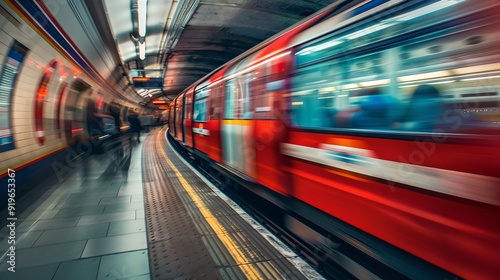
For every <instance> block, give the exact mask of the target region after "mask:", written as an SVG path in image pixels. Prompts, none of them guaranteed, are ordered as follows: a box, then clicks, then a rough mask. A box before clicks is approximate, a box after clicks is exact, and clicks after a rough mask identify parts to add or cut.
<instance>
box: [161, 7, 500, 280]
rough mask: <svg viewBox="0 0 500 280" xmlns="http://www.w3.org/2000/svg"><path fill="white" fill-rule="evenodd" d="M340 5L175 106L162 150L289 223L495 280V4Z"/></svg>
mask: <svg viewBox="0 0 500 280" xmlns="http://www.w3.org/2000/svg"><path fill="white" fill-rule="evenodd" d="M341 2H342V3H340V4H338V5H336V6H334V7H331V8H329V9H327V10H324V11H323V12H322V13H319V14H317V15H315V16H314V17H311V18H309V19H307V20H306V21H303V22H301V23H300V24H299V25H296V26H295V27H294V28H291V29H289V30H288V31H286V32H283V33H282V34H281V36H279V37H276V38H274V39H271V40H268V41H267V42H264V43H263V44H261V45H259V46H257V47H255V48H253V49H252V50H250V51H248V52H246V53H244V54H242V55H241V56H239V57H238V58H236V59H234V60H232V61H230V62H229V63H228V64H226V65H224V66H222V67H221V68H219V69H217V70H215V71H214V72H212V73H211V74H209V75H208V76H207V77H205V78H203V79H202V80H200V81H199V82H197V83H195V84H194V85H192V86H191V87H189V88H188V89H186V90H185V91H184V92H182V93H181V94H180V95H178V96H177V97H176V98H175V100H174V101H173V102H172V103H171V104H170V108H171V110H170V118H169V119H170V129H169V133H170V135H171V136H172V137H174V138H175V139H176V140H177V141H179V142H181V143H182V144H183V145H184V146H185V147H186V148H187V149H189V150H190V151H191V152H192V153H193V154H195V155H197V156H198V157H199V158H201V159H204V160H206V161H207V162H208V163H210V164H212V165H217V166H219V167H222V168H224V169H226V170H230V171H232V172H233V173H234V174H238V175H239V176H240V177H243V178H246V179H248V180H250V181H253V182H257V183H258V184H260V185H261V186H264V187H265V188H267V189H269V190H271V191H272V192H273V193H275V194H279V195H281V196H283V197H289V198H292V201H295V202H296V203H293V204H290V205H288V206H287V207H288V208H289V209H288V210H289V211H291V212H293V213H295V214H296V215H302V216H304V217H305V218H307V219H313V216H307V215H308V214H307V213H306V212H305V211H304V212H303V211H301V210H299V209H302V208H301V207H303V206H304V205H305V206H306V207H309V208H311V209H315V210H317V211H320V212H321V213H323V214H327V215H329V216H330V217H334V218H335V219H338V220H339V221H342V222H343V223H345V224H348V225H349V226H351V227H353V228H355V229H356V230H358V231H359V232H362V233H363V234H368V235H369V236H372V237H375V238H376V240H381V241H383V242H386V243H388V244H391V246H394V247H397V248H399V249H401V250H402V251H404V252H407V253H409V254H410V255H412V256H416V257H417V258H419V259H420V260H424V261H425V262H427V263H430V264H432V265H435V266H437V267H439V268H441V269H444V270H445V271H448V272H451V273H452V274H455V275H457V276H459V277H463V278H468V279H495V278H496V277H498V273H499V272H500V271H499V270H498V267H499V261H498V259H497V257H498V254H499V253H500V235H499V231H498V224H497V223H498V220H499V218H500V207H499V206H500V172H499V170H500V144H499V143H500V133H499V132H500V106H499V105H500V96H499V94H500V50H499V49H498V45H499V44H500V30H499V29H498V26H499V25H500V18H499V17H498V15H499V14H500V2H498V1H494V0H486V1H471V0H469V1H466V0H443V1H341ZM304 209H306V208H304ZM344 238H346V239H349V238H350V237H349V236H348V237H344ZM359 246H367V247H370V244H364V245H363V244H359ZM393 261H394V263H396V262H398V260H393ZM388 262H389V261H388ZM389 263H390V262H389ZM389 265H390V266H392V265H393V264H392V263H390V264H389ZM410 265H411V264H410ZM409 270H411V269H409ZM414 273H415V274H411V275H410V274H405V275H406V276H407V277H409V278H415V277H417V278H418V275H419V274H418V273H419V272H418V271H417V272H414ZM403 274H404V273H403Z"/></svg>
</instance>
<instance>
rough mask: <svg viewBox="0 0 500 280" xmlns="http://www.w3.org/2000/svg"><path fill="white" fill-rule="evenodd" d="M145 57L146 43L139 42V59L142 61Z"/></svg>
mask: <svg viewBox="0 0 500 280" xmlns="http://www.w3.org/2000/svg"><path fill="white" fill-rule="evenodd" d="M145 57H146V43H144V42H142V43H141V42H139V58H140V59H141V60H144V58H145Z"/></svg>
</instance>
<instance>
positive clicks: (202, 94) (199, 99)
mask: <svg viewBox="0 0 500 280" xmlns="http://www.w3.org/2000/svg"><path fill="white" fill-rule="evenodd" d="M209 92H210V90H209V89H208V88H207V87H204V88H202V89H201V90H196V92H195V101H194V116H193V119H194V121H196V122H206V121H207V100H208V96H209Z"/></svg>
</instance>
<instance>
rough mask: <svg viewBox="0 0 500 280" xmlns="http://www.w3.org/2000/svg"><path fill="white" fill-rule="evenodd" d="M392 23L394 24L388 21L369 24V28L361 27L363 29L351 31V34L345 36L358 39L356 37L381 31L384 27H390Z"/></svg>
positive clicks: (349, 38)
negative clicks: (387, 22)
mask: <svg viewBox="0 0 500 280" xmlns="http://www.w3.org/2000/svg"><path fill="white" fill-rule="evenodd" d="M391 25H392V24H386V23H378V24H374V25H372V26H369V27H367V28H364V29H361V30H359V31H356V32H354V33H351V34H349V35H347V36H345V37H344V38H346V39H348V40H352V39H356V38H359V37H361V36H365V35H368V34H370V33H373V32H376V31H379V30H382V29H385V28H387V27H389V26H391Z"/></svg>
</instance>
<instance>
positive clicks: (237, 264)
mask: <svg viewBox="0 0 500 280" xmlns="http://www.w3.org/2000/svg"><path fill="white" fill-rule="evenodd" d="M165 133H166V129H165V128H157V129H155V130H153V131H151V132H150V133H149V134H147V135H143V136H142V139H141V142H140V143H134V144H133V145H132V146H131V149H130V158H129V161H128V162H127V165H126V168H117V166H116V165H115V164H114V161H113V159H112V157H110V155H109V154H94V155H91V156H89V157H88V158H85V159H84V160H82V162H81V163H80V164H79V165H78V166H77V167H75V169H74V172H72V173H71V175H70V176H67V178H65V179H64V180H56V181H55V182H54V180H49V179H47V181H46V182H41V183H40V188H38V189H36V190H34V191H33V193H31V194H27V195H26V196H25V197H23V198H22V199H20V200H19V201H18V202H17V204H18V205H17V208H19V209H23V211H22V212H18V213H17V217H16V218H17V220H16V228H15V230H14V235H15V237H14V238H13V239H15V250H14V253H15V257H14V259H15V268H14V269H12V263H9V260H12V250H10V249H11V246H12V245H11V244H9V242H8V241H9V236H10V235H12V230H11V229H9V227H8V226H6V225H5V226H3V227H2V228H1V230H0V240H1V241H0V253H1V255H0V279H40V280H42V279H52V280H56V279H57V280H58V279H134V280H142V279H322V277H321V276H320V275H319V274H318V273H317V272H316V271H315V270H314V269H313V268H311V267H310V266H309V265H308V264H307V263H305V262H304V261H303V260H302V259H301V258H300V257H299V256H297V255H296V254H295V253H294V252H293V251H292V250H290V249H289V248H288V247H286V246H285V245H284V244H282V243H281V242H280V241H279V240H278V239H277V238H276V237H274V236H273V235H272V234H271V233H269V232H268V231H267V230H266V229H265V228H264V227H262V226H260V225H259V224H258V223H257V222H256V221H255V220H253V219H252V218H251V217H250V216H249V215H248V214H246V213H245V212H244V211H243V210H241V209H240V208H239V207H238V206H237V205H236V204H235V203H234V202H232V201H231V200H230V199H228V198H227V197H226V196H225V195H224V194H222V193H221V192H219V191H218V190H217V189H216V188H215V187H214V186H212V185H211V184H210V183H209V182H208V181H206V180H205V179H203V178H202V177H201V175H199V174H198V173H197V172H196V171H193V170H192V169H191V168H190V167H189V166H187V165H186V163H185V162H184V161H183V160H182V159H181V158H180V157H179V156H178V155H177V154H176V153H175V151H173V150H172V148H171V147H170V146H169V144H168V143H167V140H166V138H165ZM122 167H123V166H122ZM3 216H5V215H3ZM3 216H2V217H3ZM9 255H10V256H9ZM9 268H10V269H9ZM12 270H15V272H12Z"/></svg>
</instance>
